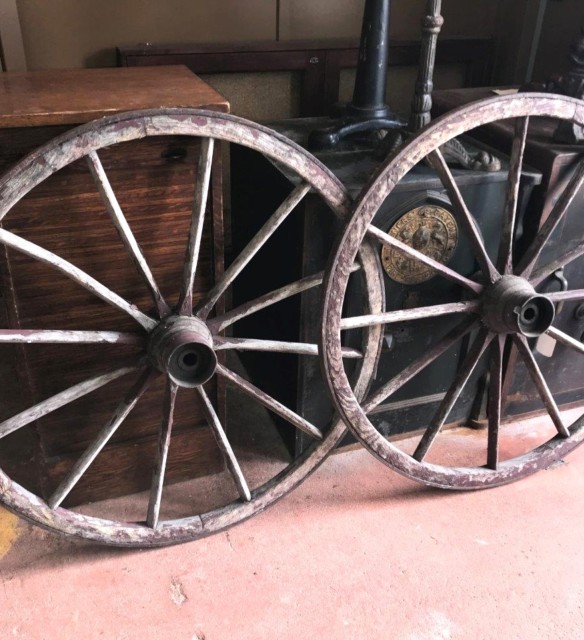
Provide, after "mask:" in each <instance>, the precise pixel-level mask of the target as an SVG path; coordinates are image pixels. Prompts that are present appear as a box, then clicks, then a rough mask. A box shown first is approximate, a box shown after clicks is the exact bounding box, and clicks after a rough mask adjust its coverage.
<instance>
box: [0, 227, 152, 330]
mask: <svg viewBox="0 0 584 640" xmlns="http://www.w3.org/2000/svg"><path fill="white" fill-rule="evenodd" d="M0 242H1V243H2V244H5V245H6V246H7V247H10V248H12V249H15V250H16V251H20V252H21V253H24V254H25V255H27V256H30V257H31V258H35V259H36V260H39V261H40V262H44V263H45V264H48V265H50V266H51V267H54V268H55V269H57V270H58V271H60V272H61V273H63V274H64V275H66V276H67V277H68V278H71V280H73V281H74V282H77V284H79V285H81V286H82V287H84V288H85V289H87V290H88V291H91V293H93V294H95V295H96V296H97V297H98V298H101V299H102V300H104V301H105V302H107V303H108V304H111V305H112V306H114V307H117V308H118V309H121V310H122V311H124V312H125V313H127V314H128V315H130V316H131V317H132V318H134V320H136V321H137V322H138V323H139V324H141V325H142V326H143V327H144V328H145V329H147V330H151V329H154V327H155V326H156V325H157V322H156V321H155V320H153V319H152V318H150V317H149V316H147V315H146V314H145V313H142V312H141V311H140V310H139V309H138V307H136V306H135V305H133V304H131V303H130V302H128V301H127V300H124V299H123V298H121V297H120V296H119V295H118V294H117V293H114V292H113V291H111V290H110V289H108V288H107V287H105V286H104V285H103V284H101V283H100V282H98V281H97V280H95V279H94V278H92V277H91V276H90V275H89V274H87V273H85V271H82V270H81V269H79V268H77V267H76V266H75V265H73V264H71V263H70V262H67V260H63V258H60V257H59V256H57V255H56V254H54V253H52V252H50V251H47V250H46V249H43V248H42V247H39V246H38V245H37V244H34V243H33V242H29V241H28V240H25V239H24V238H21V237H20V236H17V235H15V234H14V233H10V231H6V230H5V229H0Z"/></svg>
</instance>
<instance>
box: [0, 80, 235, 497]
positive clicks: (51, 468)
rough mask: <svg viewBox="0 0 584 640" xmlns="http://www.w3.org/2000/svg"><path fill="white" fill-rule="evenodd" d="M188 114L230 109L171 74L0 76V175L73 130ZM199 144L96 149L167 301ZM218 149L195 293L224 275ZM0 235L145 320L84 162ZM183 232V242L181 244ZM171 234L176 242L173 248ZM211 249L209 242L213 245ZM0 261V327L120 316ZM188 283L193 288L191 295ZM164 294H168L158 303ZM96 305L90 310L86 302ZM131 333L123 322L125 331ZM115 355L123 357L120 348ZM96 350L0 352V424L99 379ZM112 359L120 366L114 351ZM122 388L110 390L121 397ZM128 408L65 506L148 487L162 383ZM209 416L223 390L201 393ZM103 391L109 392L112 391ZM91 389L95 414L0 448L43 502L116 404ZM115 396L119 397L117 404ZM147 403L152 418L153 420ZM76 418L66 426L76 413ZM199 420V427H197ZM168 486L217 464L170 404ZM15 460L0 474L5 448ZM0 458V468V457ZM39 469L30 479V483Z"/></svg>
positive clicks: (9, 220) (60, 416)
mask: <svg viewBox="0 0 584 640" xmlns="http://www.w3.org/2000/svg"><path fill="white" fill-rule="evenodd" d="M176 105H182V106H188V107H201V108H206V109H213V110H217V111H221V112H227V111H228V110H229V103H228V102H227V101H226V100H225V99H224V98H223V97H222V96H220V95H219V94H218V93H217V92H216V91H214V90H213V89H212V88H211V87H209V86H208V85H207V84H205V83H204V82H203V81H201V80H200V79H199V78H197V77H196V76H194V75H193V74H192V73H191V72H190V71H189V70H188V69H186V68H184V67H168V68H166V67H162V68H149V69H95V70H71V71H54V72H37V73H5V74H2V76H1V78H0V171H2V172H4V171H6V170H7V169H8V168H9V167H10V166H11V165H13V164H14V163H15V162H17V161H18V160H19V159H20V158H22V157H23V156H24V155H25V154H27V153H29V152H30V151H32V150H34V149H36V148H37V147H38V146H39V145H41V144H42V143H44V142H47V141H49V140H51V139H52V138H54V137H55V136H57V135H58V134H60V133H63V132H65V131H67V130H69V129H70V128H72V127H73V126H75V125H78V124H81V123H84V122H87V121H90V120H93V119H95V118H99V117H102V116H106V115H111V114H115V113H119V112H123V111H129V110H134V109H147V108H158V107H163V106H169V107H170V106H176ZM198 147H199V144H198V141H197V140H195V139H189V140H186V141H185V140H184V139H178V140H177V139H173V138H165V137H161V138H155V139H149V140H147V141H146V140H142V141H137V142H131V143H124V144H122V145H118V146H117V147H111V148H108V149H107V150H103V151H102V152H101V153H100V157H101V160H102V163H103V165H104V168H105V170H106V173H107V174H108V177H109V179H110V182H111V183H112V186H113V188H114V191H115V193H116V196H117V198H118V200H119V202H120V205H121V206H122V209H123V211H124V213H125V215H126V217H127V219H128V221H129V223H130V226H131V227H132V229H133V231H134V234H135V235H136V237H137V239H138V241H139V243H140V244H141V246H142V248H143V251H144V253H145V255H146V257H147V259H148V261H149V263H150V265H152V268H153V272H154V273H155V276H156V278H157V281H158V283H159V285H160V288H161V290H162V291H163V293H164V291H165V290H166V291H167V292H170V293H172V294H173V295H174V294H175V293H176V291H177V286H176V283H177V282H180V274H181V270H182V261H183V258H184V252H185V247H184V246H182V240H181V238H186V237H187V235H188V233H187V232H188V227H189V223H190V217H191V209H192V198H193V192H194V184H195V170H196V159H197V158H198V154H199V149H198ZM220 165H221V159H220V153H217V154H216V155H215V159H214V172H213V176H214V177H213V185H212V189H213V197H212V199H211V200H212V205H210V206H212V207H214V213H215V214H216V215H214V216H213V218H214V220H215V222H214V227H213V228H208V229H206V230H205V234H204V239H203V252H204V253H203V255H204V256H205V258H204V262H203V273H202V278H201V279H198V280H197V283H196V285H195V286H196V291H195V296H196V293H197V291H199V292H200V291H201V290H207V289H208V288H209V285H210V283H212V282H213V279H214V275H215V273H216V272H217V271H218V270H220V269H222V267H223V255H222V246H223V245H222V241H223V229H222V218H221V216H222V185H221V171H220V168H221V166H220ZM2 226H4V227H5V228H7V229H8V230H11V231H13V232H15V233H18V234H19V235H22V236H23V237H25V238H26V239H28V240H31V241H33V242H36V243H37V244H39V245H41V246H42V247H44V248H46V249H49V250H52V251H54V252H56V253H58V254H59V255H61V256H62V257H64V258H66V259H68V260H69V261H70V262H72V263H73V264H75V265H76V266H78V267H80V268H82V269H84V270H85V271H87V272H88V273H89V274H90V275H92V276H93V277H94V278H96V279H97V280H99V281H101V282H103V283H104V284H106V285H107V286H109V287H110V288H112V289H113V290H115V291H117V292H118V293H119V294H120V295H122V296H124V297H127V298H128V299H131V300H132V301H133V302H134V303H135V304H138V305H139V306H140V305H142V307H143V308H144V309H145V310H148V309H149V308H150V306H151V305H152V301H151V299H150V297H149V295H148V292H147V291H146V289H145V287H144V285H143V282H142V280H141V279H140V277H139V275H138V273H137V271H136V269H135V268H134V266H133V264H132V263H131V261H130V259H129V257H128V255H127V252H126V251H125V249H124V247H123V245H122V244H121V241H120V240H119V238H118V236H117V234H116V232H115V229H114V227H113V225H112V223H111V220H110V219H109V217H108V215H107V213H106V211H105V208H104V205H103V202H102V200H101V198H100V197H99V194H98V192H97V189H96V186H95V183H94V181H93V179H92V177H91V174H90V172H89V169H88V166H87V164H86V163H85V162H83V161H80V162H76V163H74V164H73V165H71V166H70V167H67V168H66V169H63V170H61V171H59V172H57V173H56V174H55V175H54V176H52V177H51V178H50V179H49V180H47V181H46V182H45V183H43V185H42V186H40V187H39V188H37V189H34V190H33V191H32V192H31V193H30V194H29V195H28V196H26V197H25V199H24V200H23V201H22V202H21V203H19V204H18V205H17V207H16V209H15V210H14V211H12V212H10V214H9V215H8V216H7V217H6V218H5V219H4V220H3V222H2ZM181 233H182V235H180V234H181ZM175 237H176V238H177V240H176V241H175V240H174V238H175ZM215 240H219V241H218V242H214V241H215ZM1 249H2V250H1V252H0V291H1V296H2V298H1V299H0V326H3V327H6V326H9V327H11V328H22V329H35V328H69V329H84V328H85V329H90V328H91V329H107V327H108V325H109V326H110V327H111V322H112V319H113V318H117V317H118V316H117V315H116V314H119V311H117V310H115V309H114V308H113V307H109V305H105V304H102V303H101V302H100V301H98V300H96V298H95V297H93V296H91V294H89V293H88V292H86V291H85V290H84V289H82V288H81V287H79V286H78V285H77V284H75V283H73V282H72V281H70V280H69V279H67V278H65V277H64V276H62V275H61V274H60V273H58V272H56V271H54V270H53V269H51V268H49V267H47V266H46V265H43V264H41V263H39V262H38V261H35V260H33V259H31V258H28V257H27V256H25V255H23V254H20V253H17V252H15V251H12V250H9V249H6V248H5V246H4V245H2V247H1ZM197 287H198V289H197ZM170 293H168V295H170ZM96 303H97V304H96ZM131 326H132V325H131ZM126 348H127V347H126ZM103 349H110V347H109V346H108V345H106V346H105V347H104V346H103V345H101V346H97V347H96V346H95V345H93V346H92V345H83V346H82V347H76V346H66V345H65V348H63V345H41V346H40V347H39V345H32V346H31V345H27V346H23V347H16V346H14V347H12V346H10V345H3V346H2V350H1V353H2V357H1V360H0V378H1V379H2V384H3V387H4V388H3V393H2V398H3V400H4V399H6V401H4V402H3V404H2V405H1V406H0V419H6V418H8V417H10V416H12V415H14V414H15V413H17V412H18V411H22V410H23V409H24V408H26V407H27V406H28V407H30V406H32V405H34V404H35V403H37V402H39V401H41V400H43V399H45V398H48V397H50V396H52V395H53V394H55V393H58V392H59V391H61V390H63V389H65V388H67V387H68V386H71V385H72V384H75V383H76V382H79V381H80V379H83V377H82V378H80V379H79V378H78V376H83V374H84V373H85V374H87V375H86V376H85V377H88V376H91V375H93V374H94V372H95V373H99V371H100V366H101V367H104V366H109V365H107V364H106V363H105V362H101V361H100V350H103ZM111 349H113V351H111V350H110V351H108V354H110V353H113V354H114V355H113V357H111V360H110V362H111V361H116V359H121V360H123V358H124V347H121V346H119V345H113V347H112V348H111ZM124 384H127V383H125V382H124V383H123V384H121V385H120V386H119V387H118V390H119V393H120V394H121V393H123V386H124ZM159 386H160V388H158V389H157V390H154V389H153V392H152V393H151V394H149V395H148V397H147V399H144V400H143V401H141V402H140V403H139V404H138V406H137V407H136V409H135V411H134V412H133V413H132V414H131V415H130V417H129V418H128V420H127V422H126V423H124V425H123V427H122V428H121V429H120V431H119V432H118V433H116V435H115V436H114V438H113V439H112V441H111V442H110V443H109V444H108V445H107V446H106V448H105V449H104V451H103V453H102V454H101V455H100V456H99V457H98V458H97V459H96V461H95V462H94V464H93V465H92V466H91V467H90V468H89V470H88V472H87V473H86V475H85V476H84V478H83V479H82V480H81V482H80V483H79V485H78V486H77V487H76V488H75V489H74V490H73V492H72V493H71V496H70V498H69V499H68V500H69V504H73V503H80V502H86V501H88V500H97V499H102V498H106V497H112V496H116V495H122V494H126V493H131V492H135V491H138V490H142V489H145V488H148V487H149V486H150V483H151V477H152V472H153V469H154V456H155V450H156V446H157V434H158V429H159V425H160V419H161V416H160V406H161V400H162V394H163V391H164V390H163V385H162V384H160V385H159ZM212 393H213V397H214V401H215V402H216V403H218V404H219V405H220V407H221V406H222V404H223V403H222V398H223V395H222V389H213V390H212ZM114 395H115V394H114ZM110 396H111V394H108V393H107V391H106V390H104V389H100V390H98V391H96V392H95V395H94V394H92V396H91V397H92V400H93V401H94V402H95V401H96V397H97V399H98V400H97V402H96V404H95V406H100V405H99V399H100V398H101V399H102V403H101V409H102V410H101V411H99V412H95V411H93V412H91V415H89V413H88V412H87V411H86V409H85V406H86V405H85V402H84V399H80V400H78V401H76V402H75V403H73V404H72V405H70V406H68V407H67V408H66V410H65V409H62V410H58V411H56V412H55V413H53V414H50V415H48V416H46V417H44V418H42V419H40V420H38V421H37V423H36V424H35V425H34V427H32V428H29V427H27V428H25V429H21V430H19V431H17V432H15V433H13V434H12V435H10V436H8V437H7V438H6V439H5V440H4V441H3V446H2V449H1V451H0V462H1V463H2V465H3V466H4V468H5V469H8V470H9V471H11V472H12V475H13V476H14V478H15V479H16V480H17V481H20V482H21V483H22V484H24V485H25V486H27V487H29V486H32V487H34V488H39V487H40V488H41V490H42V492H43V494H44V495H47V494H50V492H51V490H52V489H53V490H54V488H55V487H56V486H57V484H58V483H59V481H60V479H62V478H63V477H64V475H65V474H66V473H67V472H68V471H69V470H70V469H71V467H72V465H73V463H74V462H75V461H76V460H77V458H78V457H79V455H80V453H81V452H82V451H83V450H84V449H85V447H86V446H87V445H88V444H89V442H91V439H92V437H95V434H96V433H97V430H99V429H100V428H101V427H103V425H104V424H105V423H106V422H107V420H108V419H109V417H110V416H111V414H112V412H113V409H114V408H115V405H114V406H112V402H113V403H117V402H118V400H116V399H112V398H111V397H110ZM118 398H119V395H118ZM153 407H156V411H154V410H153ZM81 416H82V417H83V420H79V418H80V417H81ZM202 424H205V427H202V426H200V425H202ZM174 438H175V440H174V442H175V445H176V446H173V448H172V449H171V453H170V458H169V463H168V469H167V477H168V479H169V480H170V481H172V480H178V479H183V478H187V477H194V476H197V475H203V474H207V473H212V472H214V471H218V470H220V469H222V468H223V461H222V458H221V455H220V452H219V450H218V449H217V447H216V444H215V441H214V439H213V436H212V434H211V432H210V430H209V429H208V428H207V427H206V423H205V420H204V418H203V417H202V415H199V414H197V411H196V410H193V407H192V406H190V404H189V403H188V402H187V403H183V404H182V405H179V406H178V407H177V420H176V422H175V431H174ZM15 449H17V450H19V451H23V450H26V451H27V452H28V456H29V460H32V459H34V462H35V463H34V464H29V463H28V461H27V459H26V458H25V457H24V456H22V455H20V456H18V457H19V458H20V459H21V460H22V461H23V462H22V465H21V467H20V468H19V469H15V470H11V469H10V463H9V460H10V458H11V456H10V452H11V451H13V450H15ZM4 456H5V457H6V462H4V461H3V460H2V458H3V457H4ZM38 469H42V472H41V473H40V475H38V476H34V477H33V476H32V475H31V474H32V473H33V472H34V473H36V472H37V470H38Z"/></svg>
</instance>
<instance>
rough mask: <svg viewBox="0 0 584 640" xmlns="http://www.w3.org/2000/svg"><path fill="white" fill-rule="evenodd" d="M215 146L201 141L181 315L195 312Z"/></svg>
mask: <svg viewBox="0 0 584 640" xmlns="http://www.w3.org/2000/svg"><path fill="white" fill-rule="evenodd" d="M214 148H215V141H214V140H213V139H211V138H205V139H204V140H203V141H202V143H201V154H200V157H199V163H198V168H197V186H196V190H195V201H194V203H193V215H192V220H191V228H190V231H189V242H188V245H187V255H186V259H185V266H184V271H183V282H182V289H181V293H180V297H179V301H178V309H179V313H180V314H181V315H189V316H190V315H192V313H193V286H194V283H195V272H196V269H197V263H198V261H199V252H200V250H201V239H202V237H203V227H204V223H205V213H206V211H207V200H208V198H209V189H210V184H211V168H212V166H213V150H214Z"/></svg>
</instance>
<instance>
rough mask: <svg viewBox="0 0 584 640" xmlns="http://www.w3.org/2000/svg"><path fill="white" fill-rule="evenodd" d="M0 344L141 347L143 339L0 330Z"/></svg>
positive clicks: (114, 334) (105, 334) (115, 334)
mask: <svg viewBox="0 0 584 640" xmlns="http://www.w3.org/2000/svg"><path fill="white" fill-rule="evenodd" d="M0 344H128V345H142V344H144V337H143V336H141V335H138V334H136V333H122V332H119V331H51V330H46V329H29V330H25V329H0Z"/></svg>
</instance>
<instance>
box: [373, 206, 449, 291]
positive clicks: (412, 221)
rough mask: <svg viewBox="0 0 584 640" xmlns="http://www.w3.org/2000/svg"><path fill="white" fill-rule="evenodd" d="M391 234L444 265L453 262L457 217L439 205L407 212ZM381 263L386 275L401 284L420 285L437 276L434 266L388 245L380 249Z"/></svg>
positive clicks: (394, 226) (391, 230)
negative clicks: (427, 264) (429, 265)
mask: <svg viewBox="0 0 584 640" xmlns="http://www.w3.org/2000/svg"><path fill="white" fill-rule="evenodd" d="M388 233H389V235H390V236H392V237H394V238H396V239H397V240H401V242H403V243H404V244H407V245H408V246H410V247H413V248H414V249H416V250H418V251H420V252H421V253H423V254H424V255H427V256H429V257H430V258H433V259H434V260H436V261H437V262H441V263H442V264H447V263H448V262H449V261H450V258H452V254H453V253H454V250H455V249H456V245H457V244H458V225H457V224H456V220H455V219H454V217H453V215H452V214H451V213H450V211H448V210H447V209H444V208H443V207H438V206H436V205H424V206H422V207H417V208H415V209H412V210H411V211H408V213H406V214H405V215H403V216H402V217H401V218H400V219H399V220H398V221H397V222H396V223H395V224H394V225H393V227H391V229H390V230H389V231H388ZM381 263H382V264H383V268H384V269H385V272H386V273H387V275H388V276H389V277H390V278H391V279H392V280H395V281H396V282H399V283H400V284H420V283H422V282H426V281H427V280H430V279H431V278H433V277H434V276H435V275H436V271H435V270H434V269H432V267H428V266H426V265H425V264H422V263H421V262H418V261H417V260H415V259H414V258H410V257H408V256H406V255H404V253H402V252H401V251H399V250H398V249H394V248H392V247H388V246H384V247H383V248H382V250H381Z"/></svg>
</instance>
